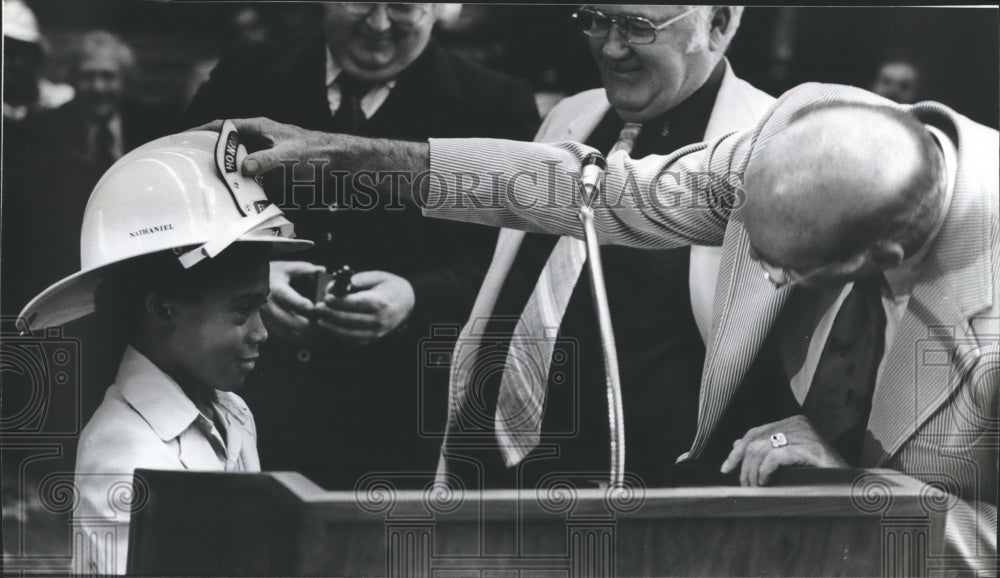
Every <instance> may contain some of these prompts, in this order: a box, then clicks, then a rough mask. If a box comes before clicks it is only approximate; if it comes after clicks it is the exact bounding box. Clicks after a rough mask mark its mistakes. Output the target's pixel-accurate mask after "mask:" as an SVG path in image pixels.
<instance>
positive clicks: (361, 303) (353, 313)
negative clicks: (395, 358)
mask: <svg viewBox="0 0 1000 578" xmlns="http://www.w3.org/2000/svg"><path fill="white" fill-rule="evenodd" d="M345 275H346V274H345ZM349 281H350V284H351V288H350V290H348V291H347V292H343V290H341V291H340V292H341V294H338V293H337V292H336V291H335V290H336V289H337V288H338V286H339V287H343V285H342V283H343V280H341V279H339V278H338V279H335V280H334V281H333V283H331V284H329V285H328V288H329V291H328V292H327V294H326V296H325V299H324V301H323V303H322V304H320V305H318V306H317V308H316V314H317V317H318V321H317V325H318V326H319V327H320V328H321V329H323V330H325V331H327V332H329V333H330V334H332V335H334V336H337V337H339V338H341V339H343V340H346V341H349V342H351V343H355V344H358V345H364V344H367V343H371V342H372V341H375V340H377V339H380V338H382V337H384V336H385V335H386V334H388V333H391V332H392V331H394V330H396V329H397V328H399V327H400V326H401V325H402V324H403V323H405V322H406V320H407V319H409V317H410V313H412V312H413V305H414V303H415V301H416V297H415V295H414V293H413V287H412V286H410V282H409V281H407V280H406V279H404V278H402V277H400V276H398V275H395V274H393V273H389V272H387V271H363V272H361V273H353V274H352V275H350V276H349Z"/></svg>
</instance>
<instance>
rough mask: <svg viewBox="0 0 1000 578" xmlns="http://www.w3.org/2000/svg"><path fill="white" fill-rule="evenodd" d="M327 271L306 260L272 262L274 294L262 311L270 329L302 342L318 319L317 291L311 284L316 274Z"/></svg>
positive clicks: (277, 333)
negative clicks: (313, 321)
mask: <svg viewBox="0 0 1000 578" xmlns="http://www.w3.org/2000/svg"><path fill="white" fill-rule="evenodd" d="M321 272H322V273H325V272H326V270H325V268H323V267H322V266H320V265H314V264H312V263H309V262H306V261H274V262H272V263H271V276H270V283H271V294H270V297H269V298H268V301H267V304H266V305H265V306H264V308H263V309H262V310H261V316H262V317H263V318H264V323H265V324H266V325H267V329H268V331H270V332H271V333H273V334H274V335H276V336H277V337H279V338H281V339H285V340H290V341H295V342H302V341H304V340H305V339H306V336H307V335H308V332H309V329H310V327H311V326H312V319H314V318H315V316H316V313H315V309H316V302H315V301H314V300H313V299H312V298H313V297H314V296H315V295H316V290H315V289H312V290H311V291H310V290H308V289H306V288H305V287H304V286H309V285H311V284H312V283H313V282H314V281H315V276H316V275H318V274H319V273H321Z"/></svg>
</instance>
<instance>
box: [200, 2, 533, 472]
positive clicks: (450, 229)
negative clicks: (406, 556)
mask: <svg viewBox="0 0 1000 578" xmlns="http://www.w3.org/2000/svg"><path fill="white" fill-rule="evenodd" d="M440 10H441V7H440V6H438V5H435V4H383V3H328V4H325V5H323V27H322V31H321V32H319V33H317V34H314V35H312V36H309V37H307V38H305V39H295V41H294V42H292V43H290V44H289V43H287V42H286V43H283V44H281V43H279V44H276V45H270V46H266V47H260V48H256V49H246V50H239V51H234V52H232V53H230V54H228V55H226V56H224V57H223V58H222V60H221V61H220V62H219V64H218V66H217V67H216V68H215V70H214V71H213V72H212V75H211V77H210V79H209V80H208V82H206V83H205V84H204V85H203V86H202V87H201V89H200V90H199V91H198V93H197V95H196V96H195V98H194V100H193V101H192V102H191V104H190V106H189V108H188V110H187V113H186V115H185V119H186V121H187V123H188V124H190V125H195V124H198V123H201V122H206V121H210V120H213V119H216V118H231V117H241V116H268V117H272V118H275V119H280V120H282V121H284V122H288V123H292V124H296V125H299V126H302V127H305V128H311V129H319V130H328V131H340V132H345V133H350V134H357V135H364V136H370V137H382V138H401V139H407V140H424V139H426V138H428V137H445V136H451V137H472V136H482V137H499V138H511V139H529V138H531V136H532V135H533V134H534V133H535V130H536V129H537V128H538V112H537V109H536V107H535V103H534V97H533V94H532V91H531V89H530V88H529V86H528V85H527V84H526V83H525V82H523V81H520V80H517V79H514V78H511V77H508V76H504V75H502V74H499V73H496V72H492V71H489V70H486V69H484V68H482V67H480V66H478V65H476V64H473V63H471V62H468V61H465V60H463V59H461V58H458V57H455V56H453V55H452V54H450V53H449V52H448V51H446V50H445V49H443V48H442V47H441V46H439V45H438V44H437V43H435V42H434V40H433V39H432V38H431V32H432V30H433V28H434V23H435V20H436V19H437V17H438V14H439V11H440ZM362 168H363V167H326V168H325V169H321V170H326V171H329V170H352V169H362ZM293 177H294V181H295V182H294V183H293V180H292V178H293ZM313 178H314V175H313V167H311V166H309V165H300V166H299V167H297V168H296V169H295V170H294V171H289V174H286V175H285V179H284V180H281V179H278V180H277V182H271V183H268V186H266V187H265V188H266V189H267V190H268V193H269V195H271V197H272V199H273V200H274V201H275V202H276V203H277V204H279V205H280V206H281V207H282V208H283V209H285V210H286V212H287V214H288V215H289V218H290V219H291V220H292V221H293V222H295V224H296V227H297V228H298V230H299V232H300V234H301V235H302V236H303V237H305V238H308V239H311V240H313V241H315V242H316V247H315V249H314V250H312V251H311V252H308V253H307V254H305V255H304V256H303V258H302V259H300V260H295V261H280V262H275V263H274V264H273V265H272V269H271V291H272V298H271V300H270V301H269V303H268V305H267V306H266V307H265V311H264V316H265V317H264V318H265V322H266V323H267V326H268V329H269V330H270V331H271V333H272V335H273V337H274V338H273V339H272V340H271V342H270V343H269V345H268V347H267V349H268V355H267V356H266V359H265V361H264V362H263V363H262V364H261V365H260V367H259V373H258V374H255V375H252V376H251V377H250V379H249V381H248V385H247V389H246V398H247V400H248V402H249V403H250V405H251V406H252V407H253V408H254V411H255V413H256V415H257V418H258V422H259V423H260V425H261V430H262V431H266V432H267V434H266V435H265V436H262V438H261V440H260V451H261V459H262V461H263V463H264V465H265V467H267V468H268V469H288V470H296V471H300V472H302V473H303V474H305V475H306V476H308V477H310V478H312V479H313V480H314V481H316V482H317V483H319V484H321V485H324V486H327V487H337V488H353V487H354V485H355V483H356V482H357V481H358V480H359V479H360V478H361V477H363V476H364V475H366V474H368V473H371V472H377V471H383V470H392V471H400V470H403V471H411V472H416V471H419V472H421V473H422V475H423V476H424V478H427V479H429V477H430V476H432V475H433V471H434V468H435V465H436V462H437V454H438V447H439V438H437V439H435V438H431V437H428V435H429V434H431V433H434V432H438V433H439V432H440V431H442V430H443V428H444V419H445V418H444V413H445V408H446V405H447V404H446V396H447V394H446V390H447V384H446V383H444V382H443V380H440V379H439V380H438V381H434V380H431V379H427V380H425V379H423V375H424V372H423V371H422V362H421V361H420V357H419V344H420V340H421V339H422V338H429V337H431V336H432V328H433V327H434V326H435V325H437V324H453V325H458V324H461V323H462V322H463V321H464V320H465V318H466V317H467V315H468V313H469V309H470V307H471V305H472V301H473V298H474V297H475V292H476V290H477V289H478V287H479V285H480V283H481V281H482V278H483V274H484V271H485V268H486V265H487V263H488V259H489V253H490V250H491V248H492V246H493V242H494V239H495V237H496V235H495V232H493V231H491V230H488V229H484V228H479V227H477V226H473V225H464V224H446V223H434V222H428V221H426V220H424V219H422V218H421V216H420V214H419V211H415V210H413V208H412V207H411V208H406V209H404V208H403V207H402V205H399V206H398V207H396V209H397V210H392V209H389V210H386V209H384V208H382V207H374V206H373V205H372V199H371V198H370V197H368V196H367V195H368V193H366V191H365V189H364V187H355V186H354V184H356V183H352V182H351V181H349V180H348V181H345V183H343V184H342V185H335V186H334V187H329V188H326V189H325V195H326V196H325V198H322V196H323V195H322V192H321V189H320V185H319V184H317V183H315V182H314V181H313V180H311V179H313ZM303 183H305V185H303ZM345 265H346V266H349V267H350V268H351V269H353V270H354V271H356V274H354V275H353V277H352V278H351V284H352V286H353V288H354V291H353V292H352V293H350V294H349V295H346V296H344V297H336V296H332V295H331V296H329V297H327V298H326V300H325V301H324V299H323V297H322V296H320V297H317V296H316V288H315V287H312V286H310V279H311V278H313V277H312V276H313V275H315V274H316V273H317V272H319V271H323V270H329V271H334V270H339V269H341V268H342V267H343V266H345ZM320 289H323V288H322V287H321V288H320ZM451 339H454V337H453V336H452V337H451ZM425 434H428V435H425Z"/></svg>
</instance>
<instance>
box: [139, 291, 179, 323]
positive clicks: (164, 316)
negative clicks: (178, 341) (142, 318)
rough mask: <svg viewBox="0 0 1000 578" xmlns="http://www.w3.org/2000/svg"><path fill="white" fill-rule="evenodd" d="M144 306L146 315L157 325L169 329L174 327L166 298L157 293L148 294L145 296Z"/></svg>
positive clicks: (171, 311) (172, 313)
mask: <svg viewBox="0 0 1000 578" xmlns="http://www.w3.org/2000/svg"><path fill="white" fill-rule="evenodd" d="M144 304H145V310H146V313H147V314H148V315H149V316H150V318H152V319H153V320H154V321H155V322H156V324H157V325H159V326H161V327H169V328H173V327H174V312H173V310H172V309H171V307H170V302H169V301H167V298H166V297H164V296H163V295H160V294H159V293H150V294H149V295H146V300H145V302H144Z"/></svg>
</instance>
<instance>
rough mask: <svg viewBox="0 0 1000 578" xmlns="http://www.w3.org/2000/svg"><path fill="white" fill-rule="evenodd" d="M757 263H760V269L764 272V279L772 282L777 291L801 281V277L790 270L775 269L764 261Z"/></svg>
mask: <svg viewBox="0 0 1000 578" xmlns="http://www.w3.org/2000/svg"><path fill="white" fill-rule="evenodd" d="M757 263H759V264H760V268H761V269H763V270H764V278H765V279H767V280H768V281H770V282H771V285H773V286H774V288H775V289H781V288H782V287H785V286H786V285H795V284H796V283H798V282H799V280H800V279H801V277H799V276H798V275H796V274H795V273H794V272H792V271H791V270H789V269H784V268H782V267H775V266H774V265H770V264H768V263H765V262H764V261H757Z"/></svg>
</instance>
